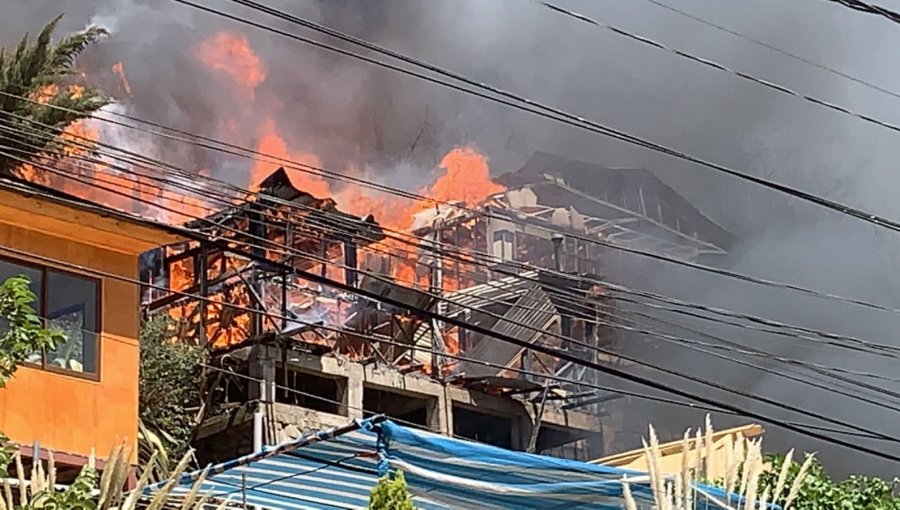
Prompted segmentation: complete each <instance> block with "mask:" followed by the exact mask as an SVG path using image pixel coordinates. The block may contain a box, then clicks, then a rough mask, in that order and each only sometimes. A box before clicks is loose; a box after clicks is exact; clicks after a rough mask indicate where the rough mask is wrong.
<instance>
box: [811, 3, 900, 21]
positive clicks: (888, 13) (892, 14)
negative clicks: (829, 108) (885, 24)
mask: <svg viewBox="0 0 900 510" xmlns="http://www.w3.org/2000/svg"><path fill="white" fill-rule="evenodd" d="M827 1H829V2H832V3H836V4H840V5H843V6H844V7H849V8H850V9H853V10H855V11H859V12H865V13H867V14H876V15H878V16H882V17H884V18H886V19H888V20H889V21H893V22H894V23H900V13H898V12H896V11H892V10H890V9H888V8H887V7H882V6H880V5H875V4H870V3H866V2H863V1H862V0H827Z"/></svg>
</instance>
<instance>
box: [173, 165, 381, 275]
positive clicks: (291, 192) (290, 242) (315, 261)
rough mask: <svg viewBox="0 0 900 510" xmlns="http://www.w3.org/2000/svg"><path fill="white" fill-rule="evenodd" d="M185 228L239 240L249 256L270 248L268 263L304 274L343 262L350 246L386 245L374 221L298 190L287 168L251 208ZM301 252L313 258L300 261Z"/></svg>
mask: <svg viewBox="0 0 900 510" xmlns="http://www.w3.org/2000/svg"><path fill="white" fill-rule="evenodd" d="M185 226H186V227H188V228H192V229H196V230H199V231H201V232H204V233H206V234H210V235H212V236H213V237H216V238H225V239H234V240H235V241H237V242H239V243H242V244H241V245H240V246H239V249H240V250H243V251H246V252H248V253H249V252H250V251H251V250H252V249H253V248H256V247H260V246H262V247H265V249H264V253H265V256H266V258H268V259H270V260H278V261H287V260H290V261H291V263H292V264H293V265H294V266H295V267H298V268H301V269H308V268H310V267H313V266H316V265H321V263H322V259H323V258H325V259H333V258H335V257H338V256H340V255H341V250H342V248H343V245H344V243H346V242H352V243H354V244H357V245H366V244H370V243H374V242H378V241H381V240H382V239H384V232H383V231H382V229H381V227H380V226H379V225H378V223H376V222H375V219H374V218H373V217H372V216H371V215H369V216H367V217H365V218H359V217H357V216H354V215H352V214H347V213H345V212H342V211H340V210H339V209H338V208H337V205H336V203H335V201H334V200H332V199H331V198H317V197H315V196H313V195H311V194H309V193H307V192H305V191H303V190H300V189H298V188H296V187H295V186H294V185H293V183H292V182H291V180H290V178H289V176H288V174H287V172H286V171H285V170H284V168H279V169H278V170H276V171H275V172H273V173H272V174H271V175H269V176H268V177H266V178H265V179H264V180H263V181H262V182H261V183H260V186H259V191H258V193H257V194H256V195H255V196H253V197H252V198H251V199H250V200H248V201H247V202H245V203H242V204H238V205H235V206H233V207H230V208H227V209H224V210H222V211H219V212H218V213H216V214H214V215H212V216H208V217H206V218H203V219H199V220H195V221H192V222H189V223H187V224H186V225H185ZM285 247H287V248H289V249H291V250H293V251H294V253H293V254H292V253H288V252H287V251H286V250H287V248H285ZM298 252H299V253H301V254H307V255H309V256H308V257H303V256H297V253H298Z"/></svg>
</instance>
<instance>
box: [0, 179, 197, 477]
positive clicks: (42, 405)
mask: <svg viewBox="0 0 900 510" xmlns="http://www.w3.org/2000/svg"><path fill="white" fill-rule="evenodd" d="M179 240H181V239H180V238H179V237H177V236H176V235H175V234H173V233H171V232H170V231H167V230H166V229H164V228H163V227H161V226H159V225H157V224H155V223H151V222H144V221H141V220H139V219H137V218H135V217H133V216H130V215H125V214H121V213H118V212H116V211H113V210H109V209H105V208H102V207H99V206H97V205H95V204H91V203H89V202H86V201H82V200H79V199H76V198H74V197H71V196H68V195H64V194H61V193H58V192H55V191H53V190H49V189H46V188H42V187H38V186H34V185H32V184H25V183H21V182H18V181H12V180H6V179H0V281H2V280H5V279H6V278H8V277H9V276H13V275H18V274H24V275H26V276H28V277H30V278H31V280H32V290H34V291H35V293H36V294H37V295H38V303H37V306H36V309H37V310H38V313H39V314H40V315H41V316H42V317H44V318H45V319H46V320H47V321H48V322H49V323H50V325H51V326H53V327H57V328H60V329H62V330H63V332H64V333H66V337H67V341H66V342H65V344H64V345H62V346H59V347H57V349H56V350H55V351H54V352H46V353H35V354H34V355H33V356H32V358H31V359H30V360H29V361H30V363H29V364H27V365H26V366H23V367H21V368H20V369H19V370H18V371H17V372H16V374H15V376H14V377H13V379H12V380H11V381H10V382H9V384H8V385H7V386H6V388H2V389H0V431H2V432H3V433H5V434H6V435H7V436H9V438H10V439H11V440H12V441H13V442H15V443H17V444H19V445H20V446H21V447H22V451H23V454H24V455H26V456H31V455H33V452H34V447H35V446H37V447H38V451H40V452H42V453H43V454H44V455H45V454H46V452H47V451H48V450H52V451H53V452H54V457H55V458H56V461H57V463H58V464H62V465H69V466H73V467H74V466H78V465H80V464H83V463H84V461H85V460H86V459H87V457H88V456H89V455H90V453H91V451H92V449H93V450H94V451H95V452H96V455H97V457H98V459H103V458H105V457H106V456H107V454H108V453H109V452H110V451H111V450H112V448H113V447H114V446H115V445H116V444H119V443H121V442H122V441H124V442H125V443H126V444H127V445H128V446H130V447H131V450H132V452H133V456H134V455H136V436H137V428H138V366H139V348H138V328H139V322H140V315H139V313H140V312H139V305H140V303H139V293H140V289H139V286H138V285H137V284H136V281H137V280H138V255H139V254H140V253H141V252H144V251H146V250H149V249H151V248H154V247H158V246H160V245H163V244H168V243H172V242H177V241H179ZM0 328H2V324H0ZM44 455H42V456H44Z"/></svg>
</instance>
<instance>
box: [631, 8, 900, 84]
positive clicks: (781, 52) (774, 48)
mask: <svg viewBox="0 0 900 510" xmlns="http://www.w3.org/2000/svg"><path fill="white" fill-rule="evenodd" d="M644 1H645V2H649V3H651V4H653V5H656V6H658V7H661V8H663V9H665V10H667V11H669V12H672V13H675V14H677V15H679V16H683V17H685V18H688V19H691V20H694V21H696V22H698V23H702V24H704V25H706V26H708V27H712V28H714V29H716V30H719V31H721V32H725V33H727V34H730V35H733V36H735V37H738V38H740V39H743V40H745V41H747V42H750V43H753V44H755V45H756V46H759V47H761V48H765V49H767V50H770V51H773V52H775V53H778V54H779V55H782V56H784V57H788V58H790V59H792V60H796V61H797V62H802V63H804V64H806V65H809V66H812V67H815V68H817V69H820V70H822V71H825V72H826V73H829V74H832V75H834V76H838V77H840V78H844V79H846V80H850V81H852V82H854V83H856V84H859V85H862V86H864V87H867V88H870V89H872V90H875V91H877V92H881V93H883V94H887V95H889V96H892V97H894V98H896V99H900V94H898V93H896V92H894V91H893V90H890V89H887V88H885V87H882V86H880V85H876V84H874V83H872V82H869V81H866V80H863V79H862V78H857V77H855V76H852V75H850V74H847V73H845V72H843V71H839V70H837V69H834V68H832V67H828V66H826V65H825V64H820V63H819V62H816V61H813V60H810V59H808V58H806V57H802V56H800V55H797V54H796V53H792V52H790V51H787V50H784V49H781V48H779V47H777V46H774V45H772V44H769V43H767V42H765V41H761V40H759V39H756V38H753V37H750V36H748V35H745V34H742V33H741V32H738V31H737V30H733V29H730V28H728V27H725V26H722V25H720V24H718V23H715V22H713V21H709V20H708V19H705V18H701V17H700V16H697V15H696V14H691V13H690V12H687V11H683V10H681V9H679V8H677V7H673V6H671V5H667V4H665V3H664V2H661V1H660V0H644ZM832 1H837V0H832Z"/></svg>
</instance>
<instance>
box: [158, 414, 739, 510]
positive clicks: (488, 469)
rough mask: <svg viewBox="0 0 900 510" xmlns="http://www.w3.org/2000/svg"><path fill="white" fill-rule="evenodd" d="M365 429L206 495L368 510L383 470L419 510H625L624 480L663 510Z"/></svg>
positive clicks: (235, 472)
mask: <svg viewBox="0 0 900 510" xmlns="http://www.w3.org/2000/svg"><path fill="white" fill-rule="evenodd" d="M357 425H358V427H353V428H355V429H356V430H353V431H350V432H344V431H345V430H350V428H348V427H344V428H343V429H344V430H340V431H339V430H338V429H332V430H329V431H323V432H318V433H316V434H311V435H307V436H304V437H301V438H299V439H298V440H296V441H294V442H292V443H286V444H283V445H279V446H278V447H270V448H267V449H265V450H264V451H263V452H259V453H257V454H251V455H248V456H246V457H242V458H240V459H236V460H234V461H231V462H227V463H224V464H220V465H218V466H212V467H211V468H210V469H209V474H208V477H207V479H206V480H205V481H204V483H203V485H202V487H201V493H205V494H209V495H210V496H212V497H214V498H216V499H219V498H224V499H229V500H231V501H234V502H244V501H246V504H247V505H252V506H257V507H261V508H266V509H277V510H293V509H314V510H329V509H338V508H340V509H365V508H367V507H368V502H369V494H370V492H371V490H372V489H373V488H374V487H375V485H376V483H377V481H378V473H379V467H380V468H382V469H384V468H386V467H390V468H391V469H399V470H402V471H403V472H404V475H405V476H406V480H407V483H408V485H409V490H410V492H411V493H412V494H413V496H414V500H415V504H416V508H417V509H420V510H444V509H539V508H540V509H557V508H558V509H565V510H570V509H591V510H594V509H597V510H607V509H609V510H613V509H615V510H619V509H622V508H625V506H624V496H623V489H622V480H623V478H627V479H630V480H631V481H632V483H631V484H630V487H631V491H632V493H633V495H634V497H635V499H636V500H637V503H638V508H639V509H642V510H643V509H649V508H652V507H653V506H654V503H653V496H652V493H651V491H650V489H649V488H648V486H647V484H646V483H647V482H646V479H647V477H646V475H645V474H643V473H637V472H632V471H626V470H623V469H619V468H611V467H607V466H601V465H596V464H588V463H584V462H577V461H571V460H565V459H557V458H553V457H546V456H542V455H532V454H527V453H522V452H513V451H509V450H504V449H502V448H496V447H493V446H488V445H483V444H479V443H472V442H468V441H461V440H458V439H452V438H448V437H444V436H440V435H436V434H432V433H428V432H423V431H419V430H413V429H409V428H405V427H401V426H399V425H397V424H395V423H392V422H390V421H384V422H381V423H379V424H377V425H374V426H373V424H372V422H370V421H367V420H363V421H360V422H357ZM372 428H374V429H375V431H372V430H366V429H372ZM379 435H380V438H381V442H380V443H379ZM199 475H200V473H199V472H198V473H191V474H189V475H185V476H184V477H182V479H181V480H180V481H179V485H178V487H176V489H175V490H174V491H173V492H174V494H176V495H178V494H186V493H187V492H188V491H189V490H190V487H191V485H193V483H194V481H195V480H196V479H197V478H198V477H199ZM158 489H159V486H155V487H151V488H149V489H148V491H154V490H158ZM701 489H702V491H703V492H705V493H707V494H709V495H711V496H712V497H714V498H715V499H718V500H720V501H723V500H727V499H729V498H728V495H726V494H725V493H724V492H723V491H722V490H720V489H717V488H713V487H702V488H701ZM703 499H704V498H703V497H698V500H700V501H698V503H700V504H699V505H698V506H697V508H698V509H706V508H709V509H718V508H720V506H718V505H716V504H711V500H710V501H703Z"/></svg>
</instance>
